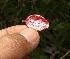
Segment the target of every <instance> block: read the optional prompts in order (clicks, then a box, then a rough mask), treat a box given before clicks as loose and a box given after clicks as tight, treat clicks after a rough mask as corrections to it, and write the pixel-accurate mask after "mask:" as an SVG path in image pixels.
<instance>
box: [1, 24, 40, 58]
mask: <svg viewBox="0 0 70 59" xmlns="http://www.w3.org/2000/svg"><path fill="white" fill-rule="evenodd" d="M38 43H39V34H38V32H37V31H35V30H34V29H31V28H27V26H25V25H16V26H12V27H9V28H6V29H2V30H0V59H24V57H25V56H27V55H28V54H29V53H30V52H31V51H33V50H34V49H35V48H36V47H37V45H38Z"/></svg>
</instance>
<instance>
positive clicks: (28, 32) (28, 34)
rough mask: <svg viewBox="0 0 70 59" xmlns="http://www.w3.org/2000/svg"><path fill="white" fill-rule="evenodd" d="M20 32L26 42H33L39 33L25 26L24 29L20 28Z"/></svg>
mask: <svg viewBox="0 0 70 59" xmlns="http://www.w3.org/2000/svg"><path fill="white" fill-rule="evenodd" d="M20 34H21V35H22V36H24V37H25V38H26V39H27V41H28V42H30V43H32V42H35V41H36V40H37V39H39V34H38V32H37V31H35V30H34V29H32V28H27V29H25V30H22V31H21V32H20Z"/></svg>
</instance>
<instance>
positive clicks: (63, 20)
mask: <svg viewBox="0 0 70 59" xmlns="http://www.w3.org/2000/svg"><path fill="white" fill-rule="evenodd" d="M31 14H39V15H42V16H44V17H45V18H46V19H48V21H49V23H50V27H49V28H48V29H46V30H44V31H42V32H39V34H40V43H39V45H38V47H37V48H36V49H35V50H34V51H33V52H32V53H31V54H30V59H70V0H0V29H4V28H7V27H9V26H13V25H18V24H19V25H21V24H23V25H24V24H25V23H22V20H23V19H24V20H25V19H26V17H27V16H29V15H31Z"/></svg>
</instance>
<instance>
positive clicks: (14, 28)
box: [0, 25, 27, 37]
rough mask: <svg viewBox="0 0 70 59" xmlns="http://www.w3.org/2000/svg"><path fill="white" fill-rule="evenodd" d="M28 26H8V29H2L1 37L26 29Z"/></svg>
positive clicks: (0, 31)
mask: <svg viewBox="0 0 70 59" xmlns="http://www.w3.org/2000/svg"><path fill="white" fill-rule="evenodd" d="M26 28H27V26H26V25H16V26H11V27H8V28H6V29H3V30H0V37H2V36H3V35H7V34H13V33H18V32H20V31H21V30H24V29H26Z"/></svg>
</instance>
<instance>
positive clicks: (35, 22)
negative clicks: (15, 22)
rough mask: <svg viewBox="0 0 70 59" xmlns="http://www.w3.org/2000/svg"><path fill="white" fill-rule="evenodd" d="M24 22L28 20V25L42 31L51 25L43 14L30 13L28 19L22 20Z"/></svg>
mask: <svg viewBox="0 0 70 59" xmlns="http://www.w3.org/2000/svg"><path fill="white" fill-rule="evenodd" d="M22 22H26V25H27V27H30V28H33V29H35V30H37V31H42V30H44V29H46V28H48V27H49V22H48V20H47V19H45V18H44V17H43V16H41V15H37V14H34V15H30V16H28V17H27V18H26V20H22Z"/></svg>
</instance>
